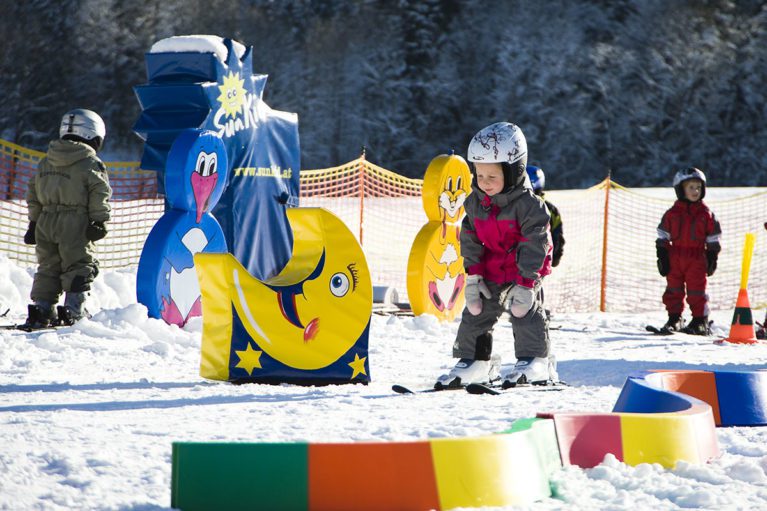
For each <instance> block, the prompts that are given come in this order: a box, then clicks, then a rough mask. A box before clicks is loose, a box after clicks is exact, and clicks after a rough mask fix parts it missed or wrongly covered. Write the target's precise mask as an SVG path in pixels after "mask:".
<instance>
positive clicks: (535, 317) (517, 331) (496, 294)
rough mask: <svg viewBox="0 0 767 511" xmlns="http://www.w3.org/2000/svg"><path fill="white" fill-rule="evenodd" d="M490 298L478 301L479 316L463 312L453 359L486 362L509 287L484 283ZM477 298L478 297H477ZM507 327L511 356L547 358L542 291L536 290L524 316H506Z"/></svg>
mask: <svg viewBox="0 0 767 511" xmlns="http://www.w3.org/2000/svg"><path fill="white" fill-rule="evenodd" d="M485 284H487V287H488V289H490V293H491V294H492V296H491V297H490V298H485V297H482V312H480V313H479V314H477V315H476V316H474V315H472V314H471V313H470V312H469V310H468V309H464V310H463V316H461V324H460V326H459V327H458V334H457V335H456V339H455V343H454V344H453V357H455V358H469V359H472V360H490V355H491V354H492V352H493V328H494V327H495V324H496V323H497V322H498V318H499V317H500V316H501V314H502V313H503V312H504V310H506V307H507V305H506V301H507V298H508V295H509V291H511V288H512V287H513V286H512V285H510V284H504V285H500V284H496V283H495V282H490V281H489V280H486V281H485ZM480 296H481V295H480ZM509 318H510V320H511V326H512V329H513V331H514V354H515V355H516V357H517V358H520V357H542V358H547V357H548V356H549V346H550V342H549V322H548V318H547V316H546V311H545V310H544V309H543V289H542V288H541V287H540V284H539V287H538V292H537V293H536V295H535V302H534V303H533V306H532V308H531V309H530V310H529V311H528V313H527V315H525V316H524V317H522V318H516V317H514V315H513V314H511V313H510V312H509Z"/></svg>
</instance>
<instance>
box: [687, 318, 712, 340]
mask: <svg viewBox="0 0 767 511" xmlns="http://www.w3.org/2000/svg"><path fill="white" fill-rule="evenodd" d="M682 332H684V333H686V334H691V335H711V328H709V326H708V316H695V317H693V318H692V321H690V324H689V325H687V326H686V327H684V328H683V329H682Z"/></svg>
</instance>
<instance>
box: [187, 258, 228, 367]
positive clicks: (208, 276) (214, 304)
mask: <svg viewBox="0 0 767 511" xmlns="http://www.w3.org/2000/svg"><path fill="white" fill-rule="evenodd" d="M232 259H234V258H233V257H232V256H231V255H229V254H203V253H199V254H195V256H194V265H195V268H196V269H197V278H198V279H199V281H200V293H201V296H202V306H203V323H202V339H203V343H202V346H201V350H200V351H201V357H200V376H202V377H203V378H209V379H211V380H227V379H228V378H229V357H230V350H231V343H232V301H231V299H230V292H229V289H230V286H231V279H230V278H229V276H230V275H231V273H232V272H231V271H230V266H231V260H232Z"/></svg>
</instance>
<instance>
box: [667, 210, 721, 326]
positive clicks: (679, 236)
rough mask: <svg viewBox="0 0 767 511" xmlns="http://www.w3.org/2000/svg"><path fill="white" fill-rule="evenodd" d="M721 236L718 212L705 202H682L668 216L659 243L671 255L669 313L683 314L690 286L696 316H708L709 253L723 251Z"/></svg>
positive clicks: (691, 300)
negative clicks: (720, 242) (707, 277)
mask: <svg viewBox="0 0 767 511" xmlns="http://www.w3.org/2000/svg"><path fill="white" fill-rule="evenodd" d="M721 234H722V229H721V227H720V226H719V222H718V221H717V220H716V217H715V216H714V213H712V212H711V210H710V209H708V206H706V204H705V203H704V202H703V201H702V200H701V201H697V202H689V201H686V200H678V201H676V202H675V203H674V205H673V206H672V207H671V209H669V210H668V211H666V213H664V215H663V218H662V219H661V221H660V224H659V225H658V239H657V240H656V244H657V245H658V246H659V247H664V248H666V249H667V250H668V255H669V272H668V275H666V291H665V292H664V293H663V303H664V304H665V306H666V310H667V311H668V313H669V314H681V313H682V311H683V310H684V296H685V286H686V288H687V303H688V304H689V305H690V311H691V312H692V315H693V317H701V316H708V312H709V310H708V295H707V294H706V283H707V279H706V250H707V249H708V250H716V251H718V250H719V238H720V236H721Z"/></svg>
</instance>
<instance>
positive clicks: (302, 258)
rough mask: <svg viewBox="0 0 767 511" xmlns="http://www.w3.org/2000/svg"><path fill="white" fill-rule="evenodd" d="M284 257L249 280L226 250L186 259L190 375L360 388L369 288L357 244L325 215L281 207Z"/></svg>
mask: <svg viewBox="0 0 767 511" xmlns="http://www.w3.org/2000/svg"><path fill="white" fill-rule="evenodd" d="M286 213H287V216H288V220H289V222H290V226H291V228H292V232H293V253H292V256H291V259H290V260H289V261H288V264H287V265H286V266H285V267H284V268H283V269H282V271H281V272H280V273H278V274H277V275H275V276H274V277H271V278H269V279H266V280H259V279H257V278H256V277H254V276H253V275H251V274H250V273H249V272H248V270H247V269H246V268H245V267H244V266H243V265H242V264H241V263H240V262H239V261H238V260H237V259H236V258H235V257H234V256H233V255H232V254H207V253H200V254H196V255H195V258H194V262H195V266H196V268H197V277H198V279H199V282H200V291H201V293H202V318H203V326H202V345H201V361H200V375H201V376H203V377H204V378H209V379H213V380H225V381H232V382H237V383H246V382H256V383H297V384H309V385H310V384H328V383H367V382H369V381H370V368H369V363H368V332H369V329H370V317H371V314H372V309H373V285H372V283H371V279H370V271H369V270H368V267H367V262H366V260H365V255H364V253H363V252H362V247H360V244H359V243H358V242H357V240H356V238H355V237H354V234H352V232H351V231H349V229H348V228H347V227H346V225H345V224H344V223H343V222H342V221H341V220H340V219H339V218H338V217H336V216H335V215H333V214H332V213H330V212H329V211H327V210H324V209H321V208H290V209H288V210H287V212H286Z"/></svg>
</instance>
